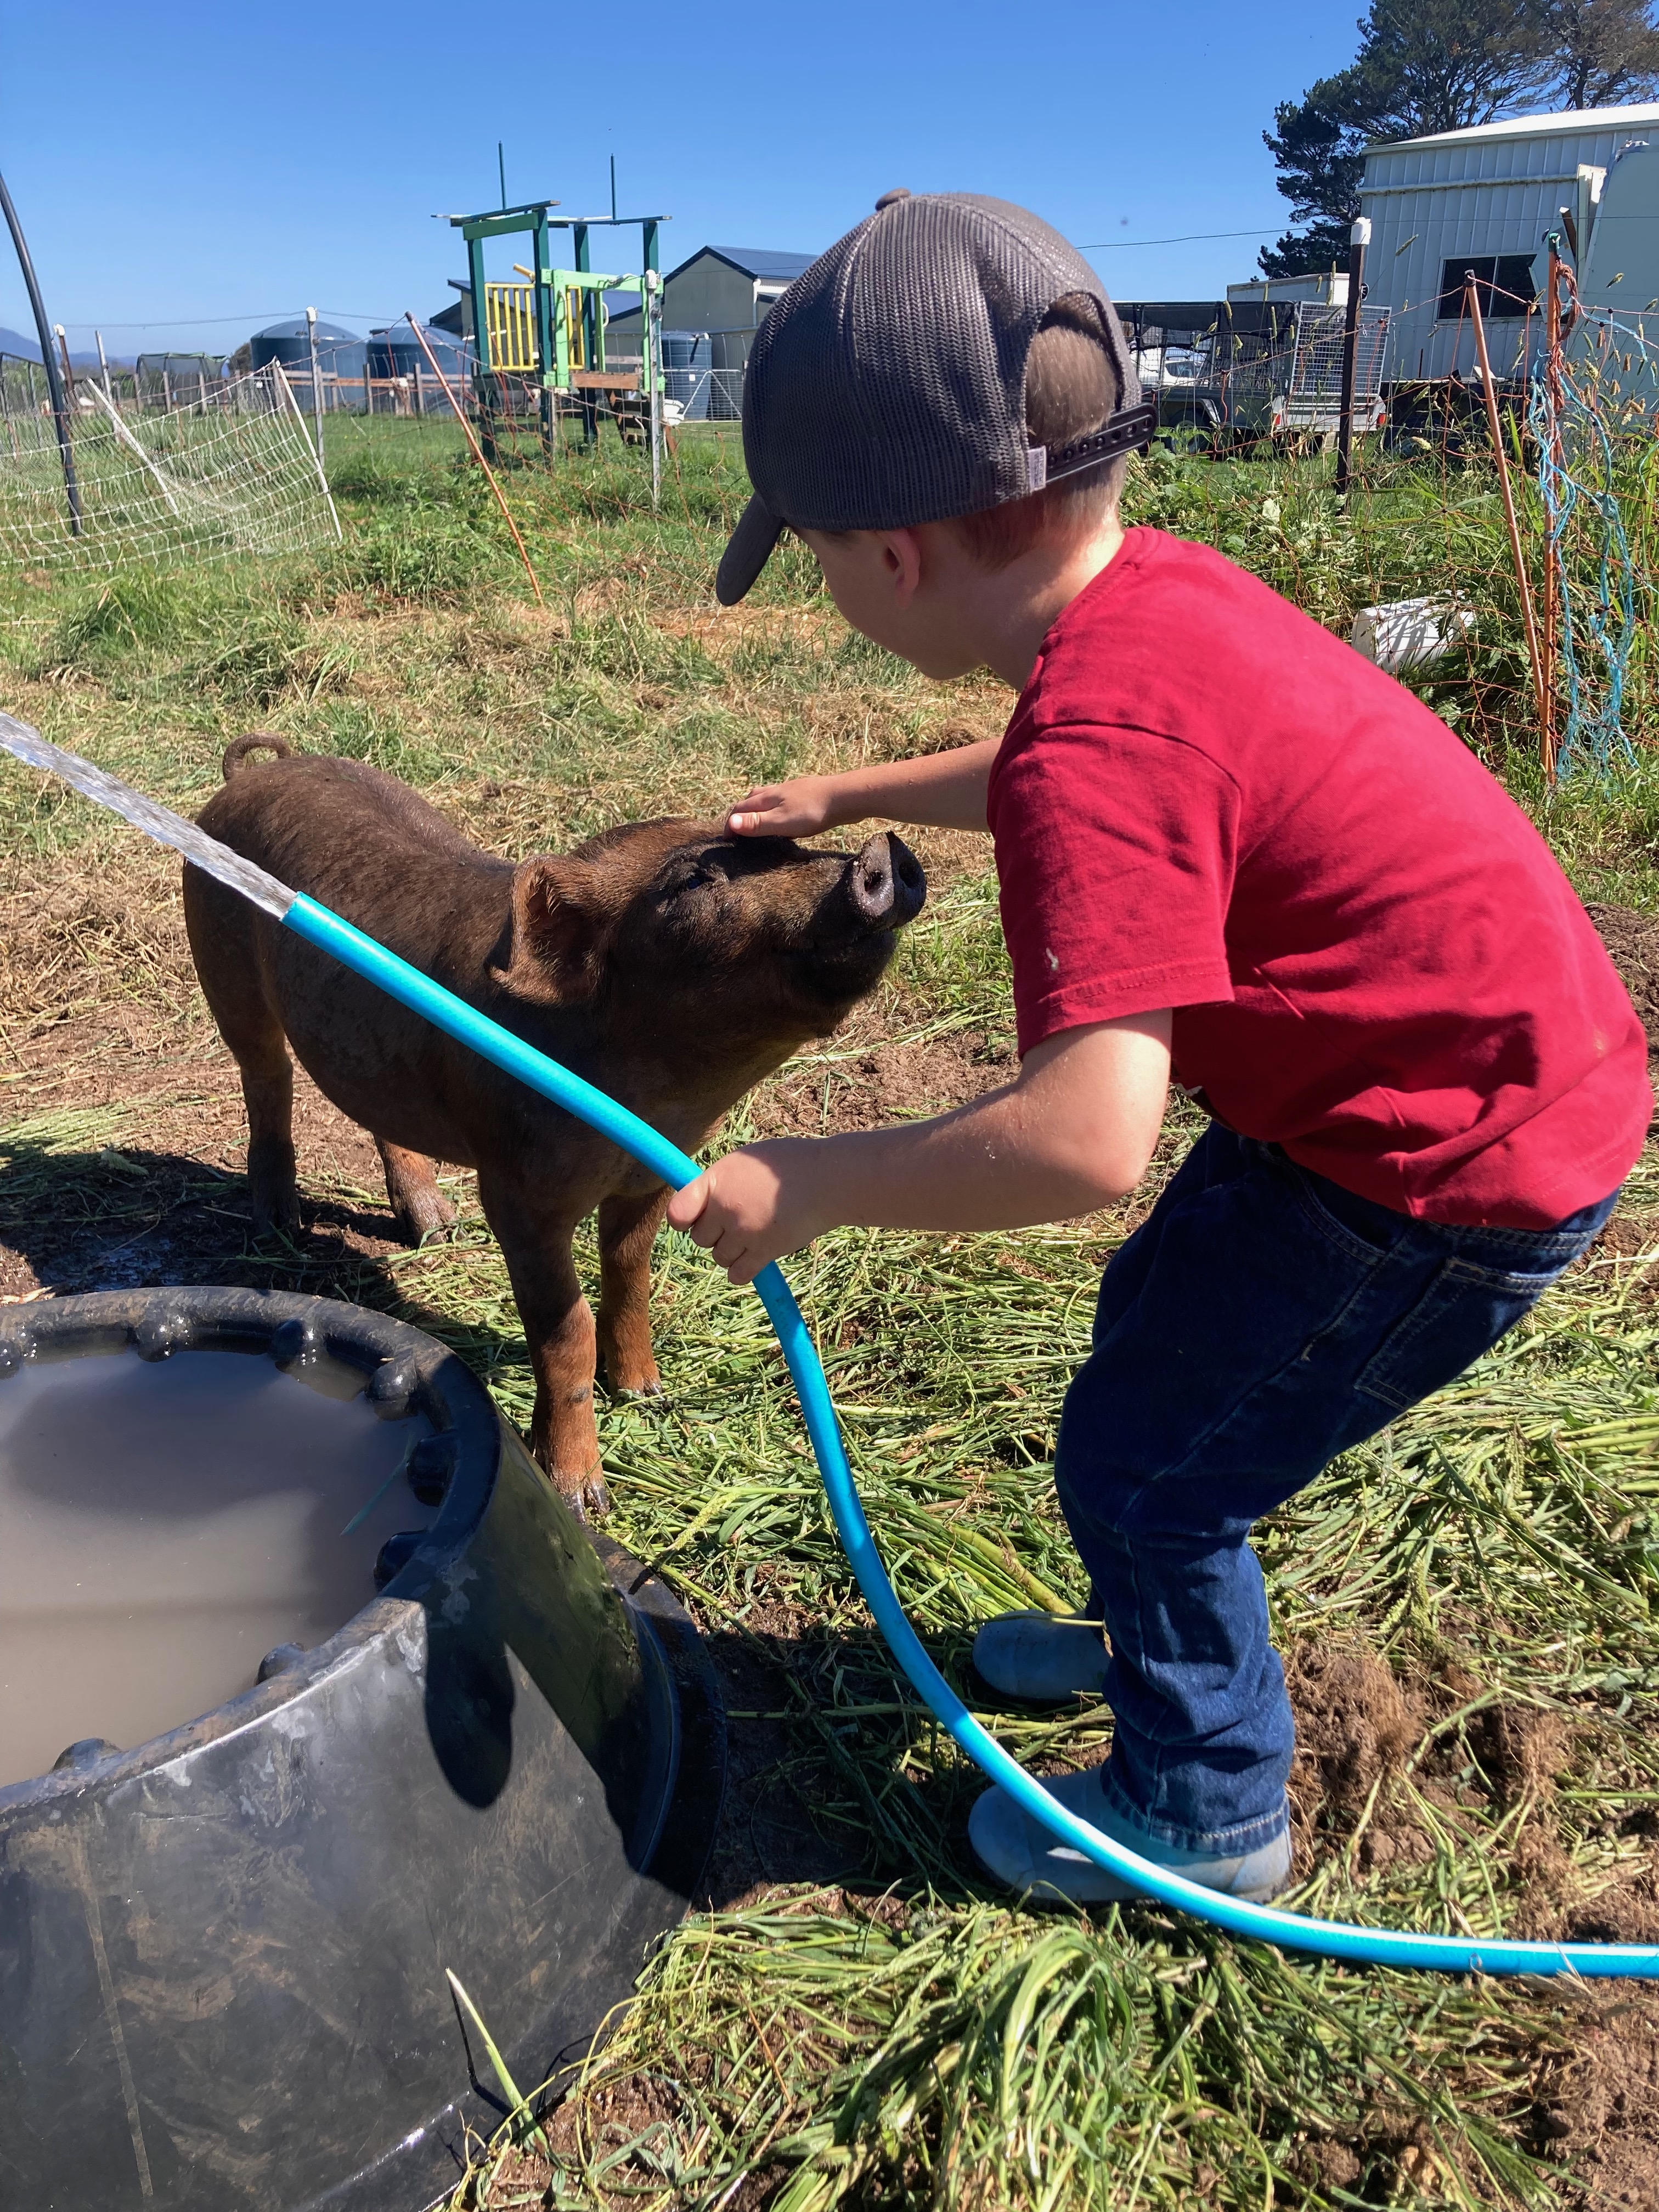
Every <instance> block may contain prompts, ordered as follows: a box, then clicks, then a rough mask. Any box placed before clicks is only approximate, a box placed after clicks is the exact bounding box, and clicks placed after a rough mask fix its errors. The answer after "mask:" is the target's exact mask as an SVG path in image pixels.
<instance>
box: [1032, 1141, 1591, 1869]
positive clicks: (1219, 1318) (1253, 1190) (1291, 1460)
mask: <svg viewBox="0 0 1659 2212" xmlns="http://www.w3.org/2000/svg"><path fill="white" fill-rule="evenodd" d="M1616 1196H1617V1193H1616V1192H1615V1193H1614V1194H1613V1197H1610V1198H1607V1199H1604V1200H1602V1201H1601V1204H1600V1205H1597V1206H1586V1207H1585V1208H1584V1209H1583V1212H1579V1213H1575V1214H1572V1215H1571V1216H1570V1217H1569V1218H1567V1219H1566V1220H1565V1221H1562V1222H1559V1223H1558V1224H1557V1225H1556V1226H1555V1227H1554V1228H1553V1230H1525V1229H1455V1228H1447V1227H1445V1226H1443V1225H1441V1224H1438V1223H1435V1222H1428V1221H1415V1220H1413V1219H1411V1218H1408V1217H1407V1215H1405V1214H1403V1213H1395V1212H1393V1211H1392V1210H1391V1209H1390V1208H1389V1207H1387V1206H1377V1205H1375V1204H1373V1203H1372V1202H1371V1201H1370V1200H1368V1199H1363V1198H1356V1197H1354V1196H1353V1195H1352V1194H1351V1193H1349V1192H1347V1191H1345V1190H1342V1189H1340V1188H1339V1187H1338V1186H1337V1185H1336V1184H1335V1183H1333V1182H1328V1181H1327V1180H1326V1179H1325V1177H1324V1176H1317V1175H1314V1174H1311V1173H1310V1172H1309V1170H1306V1169H1304V1168H1299V1167H1297V1165H1296V1164H1294V1162H1292V1161H1291V1160H1289V1159H1287V1158H1285V1154H1284V1153H1283V1152H1280V1151H1279V1147H1278V1146H1274V1145H1265V1144H1261V1143H1258V1142H1257V1141H1256V1140H1255V1139H1253V1138H1249V1137H1241V1136H1238V1135H1237V1134H1236V1133H1234V1132H1233V1131H1232V1130H1231V1129H1226V1128H1224V1127H1220V1126H1219V1125H1218V1124H1215V1125H1212V1127H1210V1128H1209V1129H1208V1130H1207V1131H1206V1133H1205V1134H1204V1135H1203V1136H1202V1137H1200V1139H1199V1140H1198V1142H1197V1143H1196V1144H1195V1145H1194V1146H1193V1149H1192V1151H1191V1152H1190V1153H1188V1157H1187V1158H1186V1160H1185V1161H1184V1162H1183V1164H1182V1166H1181V1168H1180V1170H1178V1171H1177V1173H1176V1176H1175V1178H1174V1180H1173V1181H1172V1182H1170V1185H1169V1188H1167V1189H1166V1190H1165V1191H1164V1195H1163V1196H1162V1197H1161V1198H1160V1199H1159V1200H1158V1204H1157V1205H1156V1206H1155V1207H1154V1208H1153V1210H1152V1213H1151V1214H1150V1215H1149V1216H1148V1218H1147V1219H1146V1221H1145V1222H1144V1223H1143V1224H1142V1225H1141V1226H1140V1228H1139V1229H1138V1230H1137V1231H1135V1233H1134V1235H1133V1237H1130V1238H1129V1240H1128V1242H1127V1243H1126V1244H1125V1245H1124V1247H1123V1249H1122V1250H1121V1252H1119V1253H1118V1254H1117V1255H1116V1256H1115V1258H1114V1259H1113V1261H1112V1262H1111V1264H1110V1266H1109V1267H1108V1268H1107V1270H1106V1273H1105V1277H1104V1279H1103V1281H1102V1284H1101V1286H1100V1303H1099V1306H1098V1309H1097V1313H1096V1316H1095V1328H1094V1349H1093V1350H1092V1352H1091V1353H1090V1355H1089V1358H1087V1359H1086V1360H1085V1363H1084V1364H1083V1366H1082V1367H1081V1368H1080V1369H1079V1371H1078V1374H1077V1376H1076V1377H1075V1379H1074V1380H1073V1383H1072V1387H1071V1389H1070V1390H1069V1391H1068V1392H1067V1393H1066V1407H1065V1412H1064V1414H1063V1416H1062V1418H1061V1421H1060V1441H1059V1444H1058V1447H1057V1449H1056V1451H1055V1455H1054V1479H1055V1482H1056V1485H1057V1487H1058V1489H1059V1492H1060V1505H1061V1507H1062V1509H1063V1510H1064V1512H1065V1515H1066V1522H1067V1525H1068V1526H1069V1528H1070V1529H1071V1532H1072V1537H1073V1541H1074V1542H1075V1544H1076V1546H1077V1548H1078V1550H1079V1553H1081V1555H1082V1558H1083V1562H1084V1565H1085V1566H1086V1567H1087V1568H1088V1570H1089V1573H1090V1576H1091V1580H1092V1583H1093V1597H1092V1601H1091V1607H1090V1611H1091V1615H1093V1617H1094V1618H1096V1619H1098V1620H1104V1622H1105V1624H1106V1628H1107V1632H1108V1635H1109V1638H1110V1646H1111V1656H1110V1660H1109V1664H1108V1666H1107V1669H1106V1678H1105V1693H1106V1697H1107V1700H1108V1702H1109V1704H1110V1705H1111V1708H1112V1712H1113V1715H1114V1717H1115V1723H1116V1727H1115V1733H1114V1737H1113V1743H1112V1754H1111V1759H1110V1761H1109V1764H1108V1766H1107V1769H1106V1778H1105V1779H1106V1790H1107V1795H1108V1797H1109V1799H1110V1800H1111V1802H1112V1803H1113V1805H1114V1807H1115V1810H1116V1811H1117V1812H1118V1813H1119V1814H1121V1816H1122V1817H1123V1818H1124V1819H1125V1820H1128V1821H1130V1822H1131V1823H1133V1825H1134V1826H1138V1827H1139V1828H1140V1829H1142V1830H1143V1831H1144V1832H1146V1834H1147V1835H1148V1836H1149V1837H1152V1838H1161V1839H1162V1840H1164V1841H1165V1842H1167V1843H1171V1844H1182V1845H1184V1846H1185V1847H1186V1848H1188V1850H1209V1849H1215V1850H1218V1851H1225V1852H1226V1853H1228V1854H1231V1853H1237V1852H1243V1851H1247V1850H1254V1849H1255V1848H1256V1847H1257V1846H1258V1845H1259V1844H1265V1843H1268V1842H1271V1841H1272V1840H1273V1838H1274V1837H1275V1836H1276V1835H1277V1834H1279V1832H1281V1831H1282V1830H1283V1829H1284V1827H1285V1825H1286V1821H1287V1818H1288V1814H1287V1811H1286V1807H1285V1782H1286V1780H1287V1778H1288V1777H1289V1774H1290V1769H1291V1751H1292V1749H1293V1747H1294V1738H1293V1729H1292V1724H1291V1709H1290V1702H1289V1700H1288V1699H1287V1698H1286V1697H1285V1676H1284V1672H1283V1669H1282V1668H1280V1666H1279V1659H1278V1656H1277V1655H1276V1653H1275V1652H1274V1651H1273V1648H1272V1646H1271V1645H1270V1644H1269V1643H1268V1641H1267V1597H1266V1593H1265V1591H1264V1589H1263V1587H1262V1581H1261V1566H1260V1565H1259V1564H1258V1562H1257V1560H1256V1557H1255V1553H1254V1552H1253V1551H1252V1550H1251V1548H1250V1546H1249V1541H1247V1540H1248V1537H1249V1529H1250V1524H1251V1522H1253V1521H1255V1520H1257V1519H1259V1518H1260V1516H1261V1515H1262V1514H1264V1513H1269V1512H1271V1511H1272V1510H1273V1508H1274V1507H1275V1506H1276V1505H1281V1504H1283V1503H1284V1502H1285V1499H1286V1498H1291V1497H1293V1496H1294V1495H1295V1493H1296V1492H1297V1491H1298V1490H1300V1489H1302V1488H1303V1487H1304V1486H1305V1485H1306V1484H1308V1483H1310V1482H1311V1481H1312V1480H1314V1478H1315V1476H1316V1475H1317V1474H1319V1473H1320V1471H1321V1470H1322V1468H1324V1467H1325V1466H1327V1465H1328V1462H1330V1461H1331V1460H1332V1459H1334V1457H1335V1456H1336V1455H1337V1453H1339V1452H1341V1451H1346V1450H1347V1449H1349V1448H1350V1446H1352V1445H1354V1444H1357V1443H1360V1442H1362V1441H1363V1439H1364V1438H1365V1437H1369V1436H1372V1435H1374V1434H1375V1433H1376V1431H1377V1430H1378V1429H1381V1428H1383V1427H1385V1426H1386V1425H1387V1424H1388V1423H1389V1422H1390V1421H1391V1420H1393V1419H1394V1418H1395V1415H1396V1414H1398V1413H1404V1412H1405V1410H1406V1408H1407V1407H1408V1406H1413V1405H1415V1404H1416V1403H1417V1402H1418V1401H1419V1399H1421V1398H1425V1397H1427V1396H1428V1395H1429V1393H1430V1392H1431V1391H1432V1390H1437V1389H1440V1387H1441V1385H1442V1384H1443V1383H1449V1382H1450V1381H1451V1380H1452V1378H1453V1377H1454V1376H1457V1375H1461V1374H1462V1371H1463V1370H1464V1369H1465V1368H1466V1367H1468V1365H1469V1364H1470V1363H1471V1361H1473V1360H1475V1359H1477V1358H1480V1354H1481V1353H1482V1352H1485V1351H1486V1350H1487V1349H1488V1347H1489V1346H1492V1345H1493V1344H1495V1343H1496V1342H1497V1341H1498V1338H1499V1337H1500V1336H1502V1335H1503V1334H1504V1331H1505V1330H1506V1329H1508V1328H1512V1327H1513V1326H1514V1324H1515V1323H1516V1322H1517V1321H1519V1319H1520V1318H1521V1316H1522V1314H1524V1313H1525V1312H1526V1311H1527V1310H1528V1308H1529V1307H1530V1306H1531V1305H1532V1304H1534V1302H1535V1300H1536V1299H1537V1298H1538V1297H1539V1296H1540V1294H1541V1292H1542V1291H1544V1290H1546V1289H1547V1287H1548V1285H1550V1284H1551V1283H1552V1282H1553V1280H1554V1279H1555V1278H1556V1277H1557V1276H1558V1275H1559V1273H1561V1271H1562V1269H1563V1268H1564V1267H1566V1266H1567V1265H1568V1263H1569V1262H1570V1261H1572V1260H1574V1259H1576V1258H1577V1255H1579V1253H1581V1252H1582V1251H1583V1249H1584V1248H1585V1246H1586V1245H1588V1244H1589V1243H1590V1241H1591V1240H1592V1238H1593V1237H1595V1235H1596V1233H1597V1231H1599V1230H1600V1229H1601V1225H1602V1224H1603V1222H1605V1221H1606V1219H1607V1216H1608V1215H1609V1214H1610V1213H1611V1212H1612V1211H1613V1200H1614V1198H1616Z"/></svg>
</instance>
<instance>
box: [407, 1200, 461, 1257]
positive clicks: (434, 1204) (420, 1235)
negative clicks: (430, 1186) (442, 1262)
mask: <svg viewBox="0 0 1659 2212" xmlns="http://www.w3.org/2000/svg"><path fill="white" fill-rule="evenodd" d="M397 1213H398V1227H399V1228H400V1229H401V1230H402V1231H403V1232H404V1237H405V1239H406V1240H407V1241H408V1242H409V1243H410V1244H413V1245H416V1247H418V1246H420V1245H422V1244H425V1243H435V1244H440V1243H445V1242H446V1241H447V1238H448V1237H449V1235H450V1232H451V1231H453V1228H454V1226H455V1209H454V1207H453V1206H452V1205H451V1204H450V1203H449V1200H447V1198H441V1197H440V1195H439V1194H438V1193H437V1192H436V1191H432V1192H431V1193H429V1194H427V1195H425V1196H422V1197H421V1198H418V1199H412V1200H409V1201H408V1202H406V1203H405V1204H404V1205H402V1206H398V1209H397Z"/></svg>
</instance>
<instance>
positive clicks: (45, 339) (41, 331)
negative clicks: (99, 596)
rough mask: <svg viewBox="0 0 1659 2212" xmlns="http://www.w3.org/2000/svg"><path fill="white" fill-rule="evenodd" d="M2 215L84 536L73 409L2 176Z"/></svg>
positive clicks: (68, 490) (74, 527) (76, 530)
mask: <svg viewBox="0 0 1659 2212" xmlns="http://www.w3.org/2000/svg"><path fill="white" fill-rule="evenodd" d="M0 214H3V215H4V216H5V218H6V228H8V230H9V231H10V233H11V242H12V244H13V245H14V246H15V247H16V248H17V264H18V266H19V268H20V269H21V270H22V272H23V288H24V289H25V290H26V291H27V294H28V295H29V306H30V307H31V308H32V309H33V314H34V327H35V331H36V332H37V333H38V335H39V337H40V357H41V360H42V362H43V363H44V364H45V368H46V389H47V391H48V392H50V393H51V394H52V421H53V422H55V423H56V424H57V426H58V457H59V459H61V460H62V462H63V464H64V496H65V497H66V498H67V499H68V501H69V516H70V536H71V537H72V538H78V537H79V536H80V535H81V487H80V485H79V484H78V483H76V480H75V449H74V447H72V446H71V445H70V418H69V410H68V408H67V407H66V406H65V405H64V387H63V386H62V385H61V384H60V383H59V382H58V364H57V362H55V361H54V360H53V359H52V331H51V328H50V326H49V325H48V324H47V321H46V303H45V301H43V300H42V299H41V297H40V285H39V284H38V283H36V282H35V276H34V264H33V261H31V260H30V258H29V249H28V244H27V240H25V238H24V236H23V226H22V224H21V222H18V220H17V210H16V209H15V207H14V206H13V205H12V204H11V194H10V193H9V191H7V190H6V180H5V179H4V178H3V177H0ZM33 393H34V376H33V371H31V373H30V375H29V394H30V397H31V398H33Z"/></svg>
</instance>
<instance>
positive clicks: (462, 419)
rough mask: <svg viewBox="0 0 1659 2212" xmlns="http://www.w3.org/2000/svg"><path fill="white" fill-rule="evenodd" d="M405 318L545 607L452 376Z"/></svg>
mask: <svg viewBox="0 0 1659 2212" xmlns="http://www.w3.org/2000/svg"><path fill="white" fill-rule="evenodd" d="M404 321H405V322H406V323H407V324H408V325H409V327H410V330H411V331H414V333H415V339H416V343H417V344H418V345H419V347H420V349H421V351H422V353H423V354H424V355H425V356H426V357H427V359H428V361H429V362H431V364H432V374H434V376H435V377H436V378H437V380H438V381H439V383H440V384H441V385H442V386H443V388H444V398H446V399H447V401H448V402H449V404H450V405H451V406H452V407H453V409H454V410H455V420H456V421H457V422H459V424H460V426H461V428H462V429H463V430H465V433H466V442H467V444H468V445H469V446H471V448H472V454H473V459H475V460H476V461H477V464H478V466H479V467H480V468H481V469H482V470H483V472H484V474H485V475H486V476H487V477H489V489H491V491H493V492H494V493H495V504H496V506H497V507H500V508H501V513H502V514H503V515H505V516H506V518H507V528H508V529H509V530H510V531H511V532H513V544H515V545H516V546H517V547H518V549H519V558H520V561H522V562H524V572H525V574H526V576H528V577H529V579H530V588H531V590H532V592H534V593H535V594H536V605H538V607H544V606H545V605H547V601H546V600H545V599H544V598H543V597H542V587H541V586H540V584H539V583H538V582H537V580H536V571H535V570H534V569H533V568H532V567H531V565H530V556H529V554H528V553H526V551H525V550H524V540H523V538H520V535H519V526H518V524H517V523H516V522H514V520H513V514H512V510H511V509H510V508H509V507H508V506H507V501H506V498H505V496H504V495H503V494H502V491H501V486H500V485H499V484H498V483H496V481H495V470H494V469H492V468H491V467H490V465H489V462H488V461H487V460H485V459H484V457H483V447H482V446H481V445H480V444H479V443H478V441H477V439H476V438H475V437H474V436H473V435H472V425H471V423H470V422H468V421H467V419H466V414H465V410H464V409H463V407H462V405H461V403H460V401H459V399H457V398H456V397H455V395H454V393H453V392H452V391H451V390H450V388H449V379H448V378H447V376H446V375H445V374H444V373H443V371H442V369H441V368H439V366H438V356H437V355H436V354H435V353H434V352H433V350H432V349H431V347H430V346H429V345H428V343H427V342H426V332H425V331H423V330H422V328H421V326H420V325H419V324H418V323H417V322H416V319H415V318H414V316H413V315H405V316H404ZM364 374H368V372H367V370H365V372H364Z"/></svg>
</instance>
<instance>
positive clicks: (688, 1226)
mask: <svg viewBox="0 0 1659 2212" xmlns="http://www.w3.org/2000/svg"><path fill="white" fill-rule="evenodd" d="M822 1154H823V1146H822V1145H820V1144H817V1143H815V1142H814V1141H813V1140H812V1139H810V1138H805V1137H780V1138H774V1139H770V1140H769V1142H767V1143H765V1144H760V1145H745V1146H744V1148H743V1150H742V1151H741V1152H727V1153H726V1156H725V1158H723V1159H719V1160H716V1161H715V1163H714V1165H713V1167H709V1168H705V1169H704V1170H703V1171H702V1174H701V1175H700V1176H698V1177H697V1179H696V1182H689V1183H687V1184H686V1186H685V1188H684V1190H677V1191H676V1192H675V1194H674V1195H673V1197H672V1198H671V1199H670V1200H669V1202H668V1219H669V1224H670V1226H671V1227H672V1228H675V1229H683V1230H684V1231H685V1232H686V1234H687V1236H688V1237H690V1239H691V1241H692V1243H694V1244H701V1245H702V1248H703V1249H704V1251H706V1252H708V1253H710V1254H712V1255H713V1256H714V1259H715V1260H716V1261H719V1263H720V1266H721V1267H724V1268H725V1270H726V1280H727V1281H728V1282H732V1283H752V1282H753V1281H754V1279H755V1278H756V1276H757V1275H758V1274H759V1273H760V1271H761V1269H762V1268H763V1267H765V1266H766V1264H767V1262H768V1261H770V1260H776V1259H779V1258H781V1256H782V1255H783V1254H784V1253H786V1252H798V1251H799V1249H800V1248H801V1246H802V1245H803V1244H810V1243H811V1241H812V1239H813V1238H814V1237H817V1236H819V1235H821V1234H822V1233H823V1231H824V1230H825V1229H828V1228H829V1227H830V1226H831V1225H832V1223H831V1221H830V1220H829V1219H828V1218H823V1217H822V1216H821V1214H820V1212H819V1209H818V1206H817V1204H816V1203H815V1189H814V1186H815V1183H816V1181H817V1177H816V1174H815V1170H816V1167H817V1162H818V1160H819V1159H820V1158H821V1157H822Z"/></svg>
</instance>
